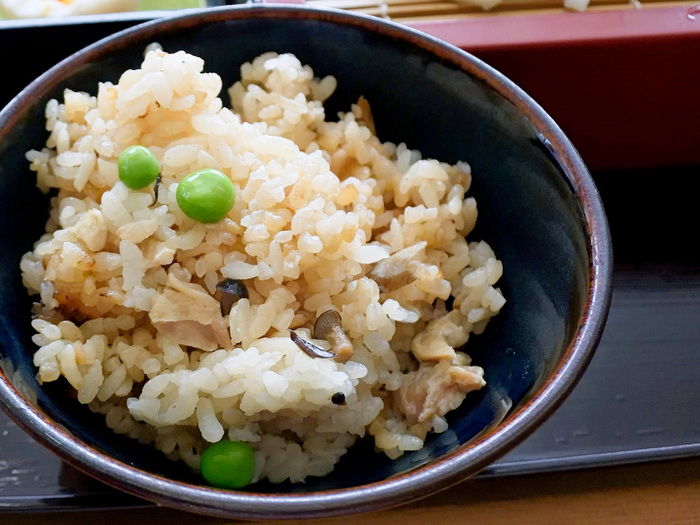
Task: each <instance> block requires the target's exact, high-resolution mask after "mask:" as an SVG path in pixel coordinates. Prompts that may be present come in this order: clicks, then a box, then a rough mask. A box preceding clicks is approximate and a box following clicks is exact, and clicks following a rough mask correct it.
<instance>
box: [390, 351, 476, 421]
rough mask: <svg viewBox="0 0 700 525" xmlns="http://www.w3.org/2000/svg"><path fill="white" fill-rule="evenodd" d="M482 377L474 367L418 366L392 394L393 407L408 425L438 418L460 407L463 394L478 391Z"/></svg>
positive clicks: (440, 363)
mask: <svg viewBox="0 0 700 525" xmlns="http://www.w3.org/2000/svg"><path fill="white" fill-rule="evenodd" d="M483 376H484V370H483V369H482V368H480V367H478V366H460V365H453V364H452V363H449V362H447V361H440V362H439V363H438V364H436V365H432V364H427V363H421V365H420V368H418V370H416V371H414V372H409V373H408V374H406V376H405V377H404V379H403V382H402V384H401V388H400V389H399V390H397V391H396V392H394V406H395V407H396V408H398V410H399V411H400V412H402V413H403V414H404V415H405V416H406V422H407V423H408V424H409V425H415V424H417V423H423V422H427V421H430V420H431V419H432V418H433V416H440V417H442V416H444V415H445V414H447V413H448V412H449V411H451V410H454V409H455V408H457V407H458V406H459V405H461V404H462V401H464V398H465V397H466V396H467V393H469V392H471V391H473V390H479V389H480V388H482V387H483V386H484V385H485V384H486V382H485V381H484V377H483Z"/></svg>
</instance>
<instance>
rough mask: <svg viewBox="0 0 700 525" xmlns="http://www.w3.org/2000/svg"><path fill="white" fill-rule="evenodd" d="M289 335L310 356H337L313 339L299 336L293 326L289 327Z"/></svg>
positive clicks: (326, 357)
mask: <svg viewBox="0 0 700 525" xmlns="http://www.w3.org/2000/svg"><path fill="white" fill-rule="evenodd" d="M289 337H290V339H291V340H292V342H293V343H294V344H295V345H297V346H298V347H299V349H300V350H301V351H302V352H304V353H305V354H306V355H308V356H309V357H320V358H322V359H328V358H330V357H335V354H334V353H333V352H328V351H326V350H324V349H323V348H321V347H320V346H317V345H315V344H313V343H312V342H311V341H307V340H306V339H304V338H303V337H299V336H298V335H297V333H296V332H295V331H294V330H292V329H291V328H290V329H289Z"/></svg>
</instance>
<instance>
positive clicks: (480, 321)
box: [21, 49, 505, 483]
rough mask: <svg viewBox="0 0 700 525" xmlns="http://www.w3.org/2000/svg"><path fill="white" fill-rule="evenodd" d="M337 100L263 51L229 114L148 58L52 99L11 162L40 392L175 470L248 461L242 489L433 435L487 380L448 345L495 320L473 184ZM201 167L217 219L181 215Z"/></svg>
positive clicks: (188, 66)
mask: <svg viewBox="0 0 700 525" xmlns="http://www.w3.org/2000/svg"><path fill="white" fill-rule="evenodd" d="M335 86H336V81H335V79H334V78H333V77H325V78H323V79H319V78H315V77H314V73H313V71H312V69H311V68H310V67H309V66H306V65H302V64H301V63H300V61H299V60H298V59H297V58H296V57H295V56H293V55H290V54H281V55H278V54H275V53H266V54H263V55H261V56H259V57H257V58H255V59H254V60H253V61H252V62H250V63H246V64H244V65H243V66H242V67H241V80H240V81H238V82H236V83H235V84H234V85H233V86H232V87H231V88H230V89H229V91H228V93H229V95H230V99H231V101H232V106H233V107H232V108H226V107H224V106H223V103H222V101H221V99H220V98H219V94H220V91H221V89H222V80H221V78H220V77H219V76H218V75H216V74H214V73H205V72H204V62H203V60H201V59H200V58H197V57H195V56H192V55H189V54H187V53H185V52H182V51H179V52H176V53H172V54H170V53H166V52H164V51H162V50H160V49H152V50H149V51H148V52H147V53H146V56H145V59H144V61H143V63H142V65H141V67H140V69H135V70H129V71H126V72H125V73H124V74H123V75H122V76H121V78H120V79H119V82H118V83H117V84H115V85H113V84H111V83H102V84H100V85H99V87H98V89H97V95H96V96H93V95H89V94H86V93H77V92H73V91H70V90H66V91H65V93H64V99H63V101H58V100H52V101H50V102H49V103H48V105H47V107H46V122H47V129H48V131H49V132H50V135H49V138H48V140H47V142H46V147H44V148H43V149H41V150H36V151H34V150H33V151H30V152H29V153H27V158H28V160H29V161H30V162H31V169H32V170H33V171H34V172H36V174H37V180H38V186H39V188H40V189H41V190H43V191H44V192H48V191H50V190H54V191H55V192H56V193H55V196H53V197H52V198H51V210H50V218H49V220H48V223H47V226H46V233H45V234H44V235H43V236H42V237H41V238H40V239H39V241H38V242H37V243H36V245H35V247H34V250H33V251H32V252H29V253H27V254H25V255H24V257H23V259H22V262H21V270H22V275H23V280H24V284H25V285H26V287H27V288H28V290H29V291H30V292H31V293H32V294H38V295H39V297H40V300H39V302H38V303H37V305H36V306H35V311H34V320H33V321H32V326H33V327H34V329H35V330H36V332H37V334H36V335H35V336H34V341H35V343H36V344H37V345H38V346H39V347H40V348H39V349H38V350H37V351H36V353H35V355H34V363H35V365H36V366H37V367H38V378H39V380H40V381H41V382H49V381H56V380H58V379H59V378H61V377H63V378H65V380H66V381H67V382H68V383H70V385H71V386H72V388H73V389H75V391H76V392H77V398H78V401H79V402H80V403H83V404H86V405H88V406H89V408H90V410H92V411H93V412H96V413H100V414H103V415H104V417H105V420H106V424H107V425H108V426H109V428H111V429H112V430H114V431H115V432H116V433H119V434H126V435H128V436H130V437H131V438H133V439H136V440H138V441H139V442H141V443H149V444H152V445H154V446H155V447H156V448H157V449H159V450H161V451H162V452H163V453H164V454H165V455H166V456H167V457H169V458H171V459H173V460H181V461H184V462H185V463H186V464H188V465H189V466H190V467H192V468H193V469H198V468H199V467H200V460H201V457H202V454H203V452H204V451H205V450H207V447H208V446H209V445H210V444H212V443H217V442H220V441H222V440H230V441H232V442H243V443H247V444H248V445H249V446H250V448H251V449H252V451H253V453H254V458H255V469H254V473H253V475H252V480H253V481H256V480H260V479H263V478H266V479H268V480H270V481H271V482H274V483H277V482H282V481H284V480H291V481H292V482H300V481H303V480H304V479H305V478H306V477H307V476H323V475H325V474H328V473H329V472H331V471H332V469H333V467H334V465H335V464H336V463H337V462H338V460H339V459H340V457H341V456H342V455H343V454H345V452H346V451H347V450H348V448H349V447H350V446H351V445H352V444H353V443H354V442H355V441H356V440H357V439H358V438H361V437H363V436H365V435H370V436H371V438H373V440H374V443H375V445H376V448H377V449H379V450H381V451H383V452H384V453H386V454H387V455H388V456H389V457H391V458H396V457H398V456H400V455H401V454H403V453H404V452H406V451H411V450H418V449H420V448H421V447H422V446H423V444H424V441H425V438H426V435H427V434H428V433H429V432H443V431H445V430H446V429H447V426H448V424H447V421H446V418H445V416H446V414H447V413H449V412H450V411H451V410H453V409H455V408H457V407H458V406H459V405H460V404H461V403H462V401H463V400H464V399H465V396H466V395H467V394H468V393H469V392H470V391H473V390H477V389H480V388H482V387H483V386H484V385H485V382H484V377H483V370H482V369H481V368H480V367H478V366H473V365H472V364H471V360H470V358H469V356H468V355H467V354H465V353H464V352H462V351H461V350H460V348H462V346H463V345H464V344H465V343H467V340H468V339H469V338H470V336H471V335H472V334H479V333H481V332H482V331H483V330H484V329H485V327H486V324H487V323H488V321H489V319H490V318H491V317H492V316H494V315H495V314H496V313H497V312H498V311H499V310H500V309H501V307H502V306H503V304H504V302H505V299H504V298H503V295H502V294H501V292H500V291H499V289H498V288H496V287H495V285H496V282H497V281H498V280H499V278H500V277H501V274H502V271H503V268H502V264H501V262H500V261H499V260H498V259H497V258H496V256H495V255H494V253H493V251H492V250H491V249H490V248H489V246H488V245H487V244H486V243H485V242H479V241H470V242H468V241H466V240H465V236H467V235H468V234H469V233H470V232H471V230H472V229H473V228H474V225H475V223H476V218H477V208H476V203H475V201H474V199H473V198H472V197H469V196H467V193H468V190H469V186H470V183H471V174H470V168H469V165H468V164H466V163H464V162H458V163H457V164H456V165H449V164H446V163H443V162H439V161H437V160H429V159H423V158H422V156H421V154H420V152H418V151H415V150H410V149H408V147H407V146H406V145H404V144H399V145H395V144H391V143H386V142H384V143H383V142H381V141H380V140H379V139H378V138H377V136H376V135H375V133H374V122H373V119H372V117H371V112H370V109H369V108H370V103H371V100H370V101H367V100H365V99H363V98H359V97H360V95H361V94H360V93H358V98H359V101H358V103H357V104H355V105H353V106H352V107H351V108H349V111H348V112H347V113H344V114H340V115H339V119H338V120H337V121H333V120H332V119H328V120H327V116H326V114H325V112H324V107H323V102H324V100H326V99H327V98H328V97H329V96H330V95H331V94H332V93H333V91H334V89H335ZM379 131H380V132H381V130H379ZM135 145H138V146H143V147H144V148H147V149H148V150H149V151H150V152H152V154H153V155H154V156H155V158H156V159H157V161H158V163H159V165H160V173H159V174H158V177H157V181H155V182H153V183H150V184H149V185H148V186H146V187H143V188H142V189H138V190H134V189H130V188H129V187H127V185H125V184H124V183H123V182H122V181H121V180H120V178H119V168H118V161H119V157H120V154H121V153H122V152H124V151H125V150H126V149H127V148H129V147H131V146H135ZM199 170H216V171H218V172H221V173H223V174H224V175H225V176H226V177H227V178H228V179H230V181H231V182H232V183H233V187H234V189H235V201H234V202H233V204H232V207H231V208H230V210H229V211H228V212H226V211H225V210H224V213H225V215H224V217H223V218H222V219H220V220H214V221H212V222H206V221H205V222H201V221H200V220H196V219H193V218H191V217H190V216H189V215H188V214H186V213H184V212H183V210H182V209H181V208H180V206H179V205H178V185H179V183H180V182H181V181H183V179H185V177H187V176H188V175H190V174H192V173H193V172H197V171H199ZM154 175H155V173H151V174H150V175H149V177H148V179H147V181H146V182H147V183H149V182H151V181H152V180H153V176H154ZM290 332H291V333H290Z"/></svg>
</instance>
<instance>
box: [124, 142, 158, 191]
mask: <svg viewBox="0 0 700 525" xmlns="http://www.w3.org/2000/svg"><path fill="white" fill-rule="evenodd" d="M117 166H118V168H119V180H121V181H122V182H123V183H124V184H125V185H126V186H127V188H131V189H132V190H140V189H141V188H145V187H146V186H148V185H149V184H152V183H153V181H155V180H156V179H157V178H158V174H159V173H160V164H159V163H158V159H157V158H156V156H155V155H154V154H153V152H152V151H151V150H150V149H148V148H146V147H144V146H129V147H128V148H126V149H125V150H124V151H122V153H121V155H119V162H118V163H117Z"/></svg>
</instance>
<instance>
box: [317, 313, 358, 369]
mask: <svg viewBox="0 0 700 525" xmlns="http://www.w3.org/2000/svg"><path fill="white" fill-rule="evenodd" d="M314 337H317V338H318V339H325V340H326V341H328V342H329V343H330V344H331V352H333V353H334V354H335V360H336V361H338V362H340V363H345V362H346V361H348V360H349V359H350V358H351V357H352V354H353V352H354V351H355V348H354V347H353V346H352V342H351V341H350V338H349V337H348V334H347V333H345V330H344V329H343V326H342V324H341V319H340V314H339V313H338V312H336V311H335V310H326V311H325V312H323V313H322V314H321V315H319V316H318V318H317V319H316V323H315V324H314Z"/></svg>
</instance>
